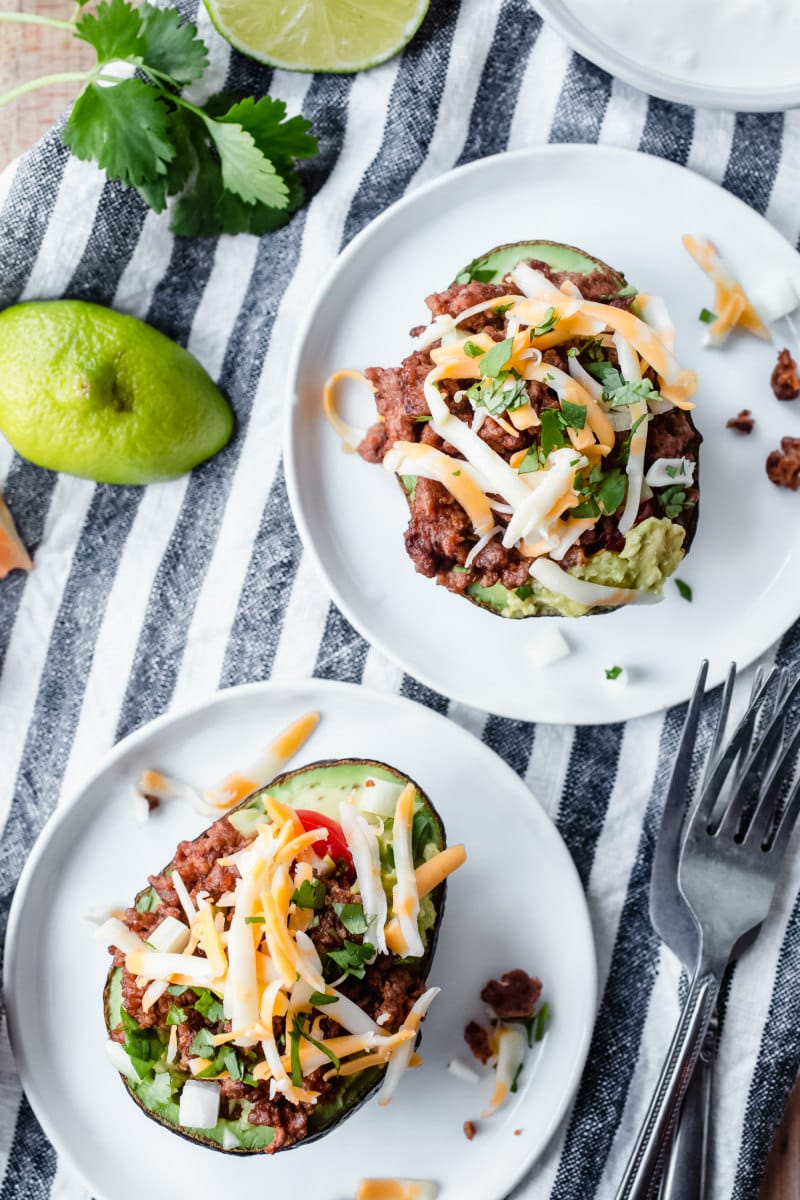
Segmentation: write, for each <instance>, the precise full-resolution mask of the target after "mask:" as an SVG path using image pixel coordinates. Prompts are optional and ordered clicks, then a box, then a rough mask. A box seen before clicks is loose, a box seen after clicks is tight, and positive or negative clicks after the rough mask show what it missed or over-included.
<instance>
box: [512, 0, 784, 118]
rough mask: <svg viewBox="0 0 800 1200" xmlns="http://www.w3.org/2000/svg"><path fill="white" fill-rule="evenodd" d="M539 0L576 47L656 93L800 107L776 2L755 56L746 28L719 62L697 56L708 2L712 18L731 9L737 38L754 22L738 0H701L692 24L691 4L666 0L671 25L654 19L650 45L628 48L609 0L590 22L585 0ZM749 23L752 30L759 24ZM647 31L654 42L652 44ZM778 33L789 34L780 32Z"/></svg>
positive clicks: (771, 108) (723, 104)
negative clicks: (781, 42) (783, 63)
mask: <svg viewBox="0 0 800 1200" xmlns="http://www.w3.org/2000/svg"><path fill="white" fill-rule="evenodd" d="M531 3H532V4H533V7H534V8H535V9H536V10H537V11H538V12H539V13H540V14H541V16H542V17H544V19H545V20H546V21H549V22H550V24H551V25H552V26H553V27H554V28H555V29H557V30H558V32H559V33H560V34H561V36H562V37H563V38H564V40H565V41H566V42H568V43H569V45H570V46H571V47H572V49H573V50H577V51H578V53H579V54H583V55H584V57H585V58H588V59H590V61H591V62H593V63H596V64H597V66H598V67H602V68H603V69H604V70H606V71H610V72H611V73H612V75H618V76H619V78H620V79H624V80H625V81H626V83H631V84H633V86H634V87H637V88H641V89H642V91H644V92H648V93H649V94H650V95H651V96H660V97H661V98H662V99H663V100H674V101H675V102H676V103H678V104H693V105H699V106H702V107H706V108H727V109H736V110H738V111H740V112H775V111H780V110H783V109H787V108H795V107H796V106H797V105H800V69H798V68H797V66H796V63H797V59H796V58H795V69H794V70H793V71H791V72H790V73H787V74H785V77H784V76H782V74H781V68H780V67H779V66H778V64H777V63H776V55H775V54H774V53H773V54H770V53H769V43H770V35H771V34H772V33H773V29H774V26H772V27H771V26H770V13H769V7H768V6H767V5H766V4H763V0H762V5H763V8H762V13H761V20H762V23H763V26H764V27H763V28H762V29H761V30H760V31H758V33H759V45H758V47H757V48H754V47H753V46H752V39H751V51H752V52H751V53H749V54H748V52H747V51H748V46H747V41H746V39H747V33H744V35H743V38H742V41H741V42H738V44H737V45H736V47H735V49H734V50H733V51H732V52H731V53H729V54H727V55H720V64H719V65H717V66H712V65H711V64H706V65H698V64H697V59H696V57H695V55H696V54H697V52H698V51H699V50H701V49H702V47H703V45H704V38H707V37H708V34H707V31H706V30H705V29H704V21H703V14H702V13H701V12H700V10H701V9H703V7H704V6H706V9H707V11H706V13H705V19H706V21H707V20H708V18H709V17H710V16H711V15H712V14H713V9H714V8H715V7H717V6H719V7H720V8H724V10H725V14H724V15H725V16H726V17H727V18H728V19H730V20H731V21H732V22H734V35H733V36H734V39H736V37H737V34H738V30H739V27H741V28H742V29H745V30H746V29H747V28H748V23H747V22H746V21H745V20H742V19H738V21H737V18H736V7H735V3H731V2H730V0H696V12H695V19H694V20H693V21H692V22H691V25H690V26H689V27H688V28H687V25H686V23H685V22H684V12H685V10H684V11H683V12H682V11H680V10H679V8H678V6H674V5H666V6H665V8H664V13H663V20H664V27H663V28H662V29H660V30H658V31H657V30H656V28H655V24H654V22H653V21H652V20H649V26H646V27H645V39H644V45H643V48H642V50H641V51H640V52H635V51H634V50H633V49H631V50H630V51H629V52H627V53H626V51H625V50H623V49H622V44H621V40H620V39H619V38H618V37H617V35H616V32H615V22H618V21H620V17H619V16H616V15H614V13H613V12H612V13H611V17H610V19H609V10H610V6H609V4H608V3H606V2H605V0H603V2H601V0H596V2H595V3H594V7H593V11H590V13H589V20H588V21H587V19H586V17H587V5H586V3H583V4H580V5H578V4H576V3H575V0H531ZM613 5H614V0H611V7H613ZM642 12H643V14H644V13H646V12H647V5H646V4H644V5H642ZM698 18H699V19H698ZM642 20H643V21H645V22H647V21H648V17H647V16H644V15H643V17H642ZM670 24H672V26H673V28H672V29H670V28H669V27H670ZM749 28H750V29H751V30H752V25H750V26H749ZM625 32H626V31H625V28H624V26H623V38H624V42H625V43H627V41H628V38H627V37H625V36H624V35H625ZM647 36H649V37H650V42H651V46H650V47H648V48H647V49H645V47H646V38H647ZM774 36H775V37H778V36H781V34H780V33H778V32H777V31H776V32H775V33H774ZM677 47H680V48H681V52H680V53H678V54H676V53H675V50H676V48H677ZM667 64H669V68H668V65H667Z"/></svg>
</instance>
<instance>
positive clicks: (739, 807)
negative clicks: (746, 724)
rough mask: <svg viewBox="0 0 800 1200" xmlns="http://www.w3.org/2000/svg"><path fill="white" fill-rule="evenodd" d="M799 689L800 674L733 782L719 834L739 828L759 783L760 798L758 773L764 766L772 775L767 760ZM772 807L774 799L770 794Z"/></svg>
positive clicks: (781, 760) (760, 788) (774, 747)
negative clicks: (754, 789) (753, 791)
mask: <svg viewBox="0 0 800 1200" xmlns="http://www.w3.org/2000/svg"><path fill="white" fill-rule="evenodd" d="M778 686H779V687H782V679H781V678H780V677H779V678H778ZM798 690H800V675H798V676H797V678H796V679H795V681H794V683H793V684H792V685H791V686H790V687H789V688H788V690H787V691H786V694H785V696H784V698H783V701H782V703H781V704H780V706H779V707H777V708H776V709H775V710H774V712H773V715H772V717H771V719H770V721H769V724H768V725H767V728H766V729H765V730H764V732H763V735H761V736H760V737H759V740H758V743H757V745H756V746H755V748H754V749H752V750H751V751H750V753H749V754H748V756H747V758H746V760H745V762H744V764H743V766H742V768H741V772H740V775H739V778H738V779H737V781H736V787H735V788H734V790H733V792H732V794H731V798H730V801H729V803H728V805H727V807H726V810H725V813H724V814H723V816H722V818H721V820H720V827H719V832H720V833H723V834H726V833H728V834H733V833H735V831H736V830H737V829H738V827H739V823H740V821H741V820H742V817H743V816H744V814H745V812H746V810H747V806H748V804H749V803H750V802H751V797H752V788H753V784H754V783H756V782H758V786H759V793H758V794H759V795H760V794H761V790H762V789H763V788H764V786H765V783H766V780H761V781H758V773H759V771H761V770H763V769H764V768H765V766H766V769H767V776H769V774H770V773H771V764H770V760H771V759H772V758H773V756H774V755H775V753H776V749H777V747H778V746H779V745H780V742H781V739H782V738H783V730H784V725H785V721H786V712H787V710H788V708H789V707H790V705H791V703H792V701H793V700H794V698H795V696H796V695H797V692H798ZM754 713H755V715H756V716H757V715H758V708H757V707H755V706H754ZM784 757H785V755H781V756H780V757H779V758H778V759H777V764H776V766H777V767H780V765H781V763H782V762H783V760H784ZM772 799H773V804H774V802H775V800H776V797H775V795H774V793H772Z"/></svg>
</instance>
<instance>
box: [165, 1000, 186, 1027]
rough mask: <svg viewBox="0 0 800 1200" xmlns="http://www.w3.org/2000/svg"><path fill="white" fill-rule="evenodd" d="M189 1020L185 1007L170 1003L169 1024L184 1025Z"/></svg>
mask: <svg viewBox="0 0 800 1200" xmlns="http://www.w3.org/2000/svg"><path fill="white" fill-rule="evenodd" d="M187 1020H188V1016H187V1013H186V1009H185V1008H179V1007H178V1005H177V1004H170V1006H169V1012H168V1013H167V1024H168V1025H183V1023H184V1022H185V1021H187Z"/></svg>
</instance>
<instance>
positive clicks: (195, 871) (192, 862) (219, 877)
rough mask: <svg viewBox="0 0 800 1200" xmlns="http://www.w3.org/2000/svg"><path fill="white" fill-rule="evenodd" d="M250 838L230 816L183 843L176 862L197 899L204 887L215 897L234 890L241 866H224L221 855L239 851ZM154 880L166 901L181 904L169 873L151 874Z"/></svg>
mask: <svg viewBox="0 0 800 1200" xmlns="http://www.w3.org/2000/svg"><path fill="white" fill-rule="evenodd" d="M246 841H247V839H246V838H245V837H243V835H242V834H241V833H239V830H238V829H236V828H234V826H233V825H231V823H230V821H229V820H228V818H227V817H221V818H220V820H219V821H215V822H214V824H213V825H210V826H209V828H208V829H207V830H206V832H205V833H203V834H201V835H200V837H199V838H195V839H194V841H191V842H180V843H179V845H178V849H177V850H176V851H175V858H174V859H173V863H172V865H173V867H174V868H175V870H176V871H177V872H178V874H179V875H180V877H181V879H182V880H183V882H184V883H185V884H186V888H187V890H188V892H189V895H190V896H191V897H192V899H193V900H194V899H196V897H197V893H198V892H199V891H201V890H205V891H207V892H208V894H209V896H210V897H211V899H212V901H214V900H216V899H217V898H218V897H219V896H222V895H223V894H224V893H225V892H231V891H233V889H234V888H235V887H236V880H237V879H238V878H239V870H238V868H237V867H221V866H220V865H219V863H218V862H217V859H219V858H225V857H227V855H229V854H235V853H236V851H237V850H241V848H242V846H244V844H245V842H246ZM150 884H151V886H152V887H154V888H155V890H156V891H157V892H158V894H159V896H160V897H161V899H162V900H163V901H164V902H165V903H166V904H171V905H174V906H176V907H177V906H178V896H177V893H176V892H175V888H174V887H173V886H172V880H171V879H170V876H169V875H167V874H162V875H151V876H150Z"/></svg>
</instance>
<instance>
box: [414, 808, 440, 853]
mask: <svg viewBox="0 0 800 1200" xmlns="http://www.w3.org/2000/svg"><path fill="white" fill-rule="evenodd" d="M438 840H439V828H438V826H437V824H436V820H435V818H434V816H433V813H432V812H431V810H430V809H429V808H427V807H425V808H420V809H419V810H418V811H417V812H415V813H414V820H413V822H412V825H411V854H412V857H413V859H414V862H415V863H418V862H421V861H422V858H423V856H424V854H425V847H426V846H431V845H433V846H438Z"/></svg>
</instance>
